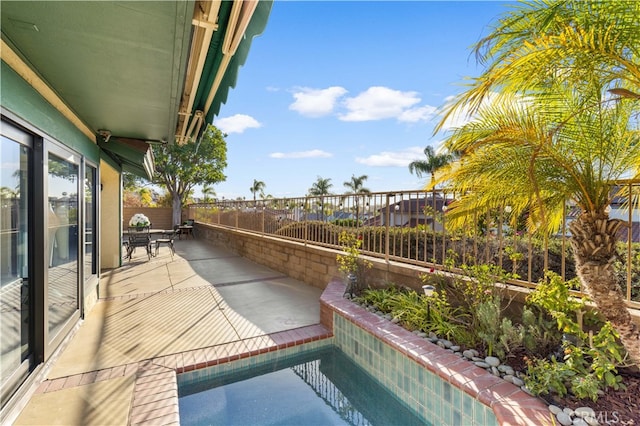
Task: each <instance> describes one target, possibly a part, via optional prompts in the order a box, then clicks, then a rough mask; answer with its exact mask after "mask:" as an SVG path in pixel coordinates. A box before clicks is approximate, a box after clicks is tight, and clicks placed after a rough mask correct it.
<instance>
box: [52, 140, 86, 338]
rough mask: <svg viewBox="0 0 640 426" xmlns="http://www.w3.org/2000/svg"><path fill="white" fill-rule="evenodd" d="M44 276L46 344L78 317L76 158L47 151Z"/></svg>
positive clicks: (60, 151)
mask: <svg viewBox="0 0 640 426" xmlns="http://www.w3.org/2000/svg"><path fill="white" fill-rule="evenodd" d="M47 160H48V161H47V164H48V178H47V202H48V206H47V209H48V220H47V221H48V248H49V250H48V256H49V259H48V262H49V267H48V274H47V305H48V306H47V323H48V336H49V339H48V340H49V344H53V345H54V346H55V345H56V343H53V342H54V341H55V340H57V339H56V338H57V337H58V336H59V334H60V332H61V331H62V330H63V329H65V325H67V324H70V323H71V320H72V319H73V318H76V317H79V309H80V290H79V289H80V287H79V285H78V282H79V269H78V268H79V266H78V265H79V255H80V250H79V241H80V239H79V235H78V213H79V207H80V197H79V196H80V192H79V187H80V182H79V177H80V175H79V170H80V167H79V159H78V157H77V156H75V155H73V154H72V153H70V152H65V151H63V150H62V149H53V148H50V149H49V152H48V155H47Z"/></svg>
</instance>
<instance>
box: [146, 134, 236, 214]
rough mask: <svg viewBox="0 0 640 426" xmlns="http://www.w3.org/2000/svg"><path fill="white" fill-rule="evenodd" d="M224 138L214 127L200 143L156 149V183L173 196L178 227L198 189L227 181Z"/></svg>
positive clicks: (164, 146) (158, 147)
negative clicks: (188, 202)
mask: <svg viewBox="0 0 640 426" xmlns="http://www.w3.org/2000/svg"><path fill="white" fill-rule="evenodd" d="M224 138H225V135H224V134H223V133H222V132H221V131H220V130H219V129H218V128H217V127H215V126H213V125H211V124H210V125H208V126H207V129H206V130H205V131H204V134H203V135H202V138H200V140H199V141H197V142H189V143H186V144H184V145H178V144H173V145H154V146H153V155H154V157H155V164H156V173H155V175H154V178H153V182H154V183H156V184H158V185H161V186H163V187H164V188H165V189H166V190H167V192H168V193H169V195H170V196H171V199H172V207H173V222H174V223H180V220H181V212H182V206H183V204H185V203H186V202H187V200H188V197H189V196H190V195H191V193H192V191H193V188H194V186H195V185H203V184H205V185H214V184H216V183H218V182H223V181H224V180H225V179H226V176H225V175H224V173H223V171H224V169H225V167H227V143H226V141H225V139H224Z"/></svg>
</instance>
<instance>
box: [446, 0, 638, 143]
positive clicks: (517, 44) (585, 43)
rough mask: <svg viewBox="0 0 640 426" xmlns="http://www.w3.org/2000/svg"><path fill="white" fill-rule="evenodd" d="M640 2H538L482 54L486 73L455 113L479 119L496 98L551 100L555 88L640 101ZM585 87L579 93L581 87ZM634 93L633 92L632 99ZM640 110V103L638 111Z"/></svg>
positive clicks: (516, 15) (520, 10)
mask: <svg viewBox="0 0 640 426" xmlns="http://www.w3.org/2000/svg"><path fill="white" fill-rule="evenodd" d="M638 16H640V2H636V1H584V0H537V1H531V2H522V3H520V4H518V5H517V6H513V7H512V10H511V11H510V12H508V13H505V14H504V15H503V16H502V17H501V18H500V19H499V21H498V23H497V25H496V26H495V29H494V30H493V31H492V32H491V33H490V34H489V35H488V36H487V37H485V38H484V39H482V40H481V41H480V42H478V43H477V44H476V46H475V48H474V50H475V53H476V56H477V57H478V58H479V60H480V62H482V63H486V64H487V69H486V71H485V72H484V73H483V74H482V75H481V76H480V77H477V78H475V79H473V80H472V83H471V84H470V88H469V89H468V90H467V91H465V92H464V93H462V94H460V95H459V96H458V97H457V98H456V99H455V101H454V102H453V103H452V104H451V105H450V106H449V107H448V108H447V110H446V114H445V116H444V119H443V120H442V121H441V122H440V124H439V125H438V126H437V127H436V129H435V131H436V132H438V131H439V130H440V129H441V128H442V127H443V126H444V125H445V124H446V123H447V122H448V120H447V118H449V117H451V116H452V114H453V113H464V112H465V111H466V112H467V113H473V112H474V111H475V110H477V109H478V108H479V107H480V105H481V103H482V102H483V100H485V99H486V98H487V97H489V96H490V95H491V93H492V92H494V91H505V90H506V91H511V92H526V93H531V92H532V91H536V92H538V93H540V92H544V91H545V87H546V85H547V84H548V82H549V81H550V80H555V81H557V80H561V81H573V82H574V83H575V82H576V81H582V80H585V79H587V80H589V79H591V78H592V77H593V73H594V72H595V73H596V77H597V78H598V79H599V80H600V82H601V84H602V86H603V87H606V88H608V89H613V90H614V93H615V90H616V88H617V89H620V88H619V87H618V86H622V89H623V91H622V92H618V93H621V94H623V96H628V97H631V98H635V99H637V98H638V96H639V95H638V93H640V57H639V53H638V46H640V20H639V19H637V17H638ZM576 87H577V86H576ZM624 90H626V92H625V91H624ZM636 106H640V103H636Z"/></svg>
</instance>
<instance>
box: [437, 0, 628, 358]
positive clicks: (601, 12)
mask: <svg viewBox="0 0 640 426" xmlns="http://www.w3.org/2000/svg"><path fill="white" fill-rule="evenodd" d="M638 16H640V2H634V1H610V2H604V1H582V0H537V1H531V2H526V3H525V2H523V3H522V4H520V5H519V6H515V7H514V8H513V9H512V10H511V11H510V12H508V13H506V14H505V15H504V16H502V17H501V18H500V20H499V22H498V23H497V25H496V26H495V27H494V29H493V31H492V32H491V33H490V34H489V35H488V36H487V37H486V38H484V39H483V40H481V41H480V42H479V43H478V44H477V45H476V47H475V51H476V54H477V55H478V57H479V58H480V60H481V61H483V62H485V63H486V64H487V68H486V70H485V71H484V72H483V73H482V75H481V76H480V77H478V78H476V79H474V80H473V81H472V83H471V84H470V85H469V89H468V90H466V91H465V92H464V93H462V94H460V95H459V96H458V97H457V98H456V99H455V100H454V102H452V103H451V104H450V105H448V106H447V108H446V110H445V113H444V115H443V117H444V118H443V119H442V120H441V122H440V123H439V124H438V126H437V127H436V130H435V131H436V132H437V131H439V130H440V129H442V128H443V127H444V126H445V125H446V124H447V123H448V122H449V120H448V119H449V118H451V117H460V115H461V114H465V113H466V114H467V115H468V116H472V115H473V114H474V113H475V114H476V116H475V119H474V120H473V121H472V122H470V123H468V124H467V125H464V126H462V127H460V128H458V129H457V130H455V132H454V133H453V134H452V135H451V136H450V137H449V139H448V140H447V146H448V147H449V149H450V150H452V149H455V150H459V151H461V152H464V153H467V155H465V163H462V162H459V163H460V164H458V165H457V170H455V169H454V170H451V171H450V173H449V176H450V177H453V178H455V179H456V181H457V185H458V187H459V188H466V189H471V188H472V187H473V188H474V193H473V195H471V197H475V198H476V200H475V201H474V200H472V198H470V199H467V200H466V201H461V202H460V204H459V208H460V209H459V211H458V212H459V213H461V212H462V211H463V210H465V209H466V210H472V209H473V203H474V202H475V203H476V206H480V205H482V203H485V204H484V205H485V206H488V205H491V204H489V203H491V202H495V201H496V200H497V199H500V198H502V199H504V196H505V195H507V196H508V197H509V200H510V201H509V204H510V205H512V206H513V205H515V204H514V203H519V206H520V207H521V208H522V206H528V208H530V209H531V212H532V216H531V217H530V219H529V225H530V226H538V227H541V226H542V227H547V228H549V227H551V226H552V225H553V223H554V220H557V219H558V218H559V217H560V215H559V210H558V208H557V206H558V203H559V199H564V197H568V198H570V199H572V200H574V201H575V202H576V204H577V205H578V206H579V207H580V208H581V211H582V212H581V215H580V216H579V217H578V218H577V219H576V220H574V221H573V222H572V223H571V225H570V229H571V233H572V237H571V244H572V246H573V251H574V256H575V260H576V268H577V272H578V276H579V277H580V280H581V282H582V285H583V289H584V290H585V291H586V292H587V293H588V294H589V295H590V296H591V299H592V300H593V301H594V302H595V303H596V305H597V307H598V309H599V311H600V312H601V313H602V314H603V315H604V316H605V317H606V318H607V319H608V320H609V321H610V322H611V324H612V325H613V326H614V327H615V329H616V331H617V332H618V333H619V334H620V338H621V341H622V343H623V344H624V346H625V348H626V349H627V351H628V353H629V355H630V357H631V359H633V361H634V362H635V363H636V364H638V365H640V330H639V328H638V326H637V325H636V324H635V323H634V322H633V321H632V320H631V316H630V314H629V311H628V310H627V309H626V305H625V303H624V298H623V296H622V291H621V289H620V287H619V285H618V284H617V282H616V280H615V278H614V274H613V273H612V272H613V270H612V262H613V260H612V259H613V258H614V257H615V254H616V253H615V241H616V240H617V238H616V232H617V230H618V228H619V227H620V223H619V221H616V220H611V219H609V217H608V214H607V212H606V207H607V205H608V204H609V200H610V196H611V187H610V184H611V182H612V180H613V179H615V178H617V177H619V176H621V175H622V174H623V173H627V174H628V175H629V176H631V177H632V178H635V179H637V178H638V177H640V149H639V147H638V145H639V142H638V133H637V130H636V131H635V132H630V131H629V118H630V117H631V116H633V112H634V110H635V113H636V114H637V111H638V108H639V107H640V102H638V92H640V55H639V53H638V52H639V51H640V49H639V46H640V20H638V19H637V17H638ZM496 91H499V92H501V93H502V94H507V96H508V97H511V102H510V103H511V105H512V106H513V105H516V104H514V98H515V97H517V96H515V95H513V94H519V95H520V98H519V99H518V108H516V107H512V108H510V109H506V108H505V107H504V105H501V103H502V102H503V101H504V99H503V100H498V101H497V102H492V103H493V104H495V105H493V106H491V105H488V102H487V101H488V100H492V96H490V95H492V94H493V93H494V92H496ZM607 92H609V93H612V94H615V95H618V96H620V97H626V98H631V100H628V101H626V100H624V101H622V102H620V103H618V104H614V103H613V102H607V101H606V100H604V96H605V94H606V93H607ZM509 94H511V95H509ZM525 96H526V98H525ZM507 99H508V98H507ZM515 113H517V115H513V114H515ZM526 120H529V121H528V122H527V121H526ZM636 129H637V127H636ZM518 169H519V170H520V176H518V173H517V172H518ZM527 181H528V182H529V183H528V184H527ZM516 188H519V189H516ZM482 191H487V192H486V193H485V194H481V192H482ZM500 192H501V193H500ZM511 199H513V201H511ZM562 202H564V200H563V201H562ZM494 205H495V204H494ZM553 206H556V208H553ZM522 210H523V209H522ZM522 210H521V211H522Z"/></svg>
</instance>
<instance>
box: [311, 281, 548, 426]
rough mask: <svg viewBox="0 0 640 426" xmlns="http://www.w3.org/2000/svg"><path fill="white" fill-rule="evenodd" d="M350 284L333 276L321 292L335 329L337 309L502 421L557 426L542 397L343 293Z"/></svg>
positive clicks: (324, 314)
mask: <svg viewBox="0 0 640 426" xmlns="http://www.w3.org/2000/svg"><path fill="white" fill-rule="evenodd" d="M344 291H345V284H344V283H343V282H342V281H340V280H337V279H335V280H333V281H331V282H330V283H329V285H327V287H326V289H325V291H324V292H323V293H322V296H321V297H320V322H321V324H323V325H325V326H326V327H327V329H329V330H333V313H334V312H335V313H337V314H338V315H340V316H342V317H343V318H346V319H347V320H349V321H350V322H352V323H354V324H355V325H357V326H358V327H360V328H362V329H364V330H366V331H367V332H369V333H371V334H372V335H374V336H376V337H377V338H379V339H380V340H382V341H383V342H385V343H386V344H388V345H390V346H391V347H393V348H394V349H395V350H397V351H398V352H401V353H402V354H404V355H405V356H407V357H409V358H410V359H412V360H413V361H415V362H416V363H418V364H419V365H421V366H423V367H424V368H426V369H428V370H429V371H431V372H432V373H434V374H436V375H438V376H439V377H440V378H441V379H442V380H444V381H446V382H448V383H450V384H451V385H453V386H455V387H457V388H458V389H460V390H461V391H463V392H465V393H467V394H469V395H470V396H471V397H473V398H474V399H477V400H479V401H480V402H482V403H483V404H484V405H486V406H489V407H491V409H492V410H493V413H494V414H495V416H496V419H497V421H498V423H499V424H501V425H536V426H538V425H547V424H548V425H552V424H554V422H553V419H551V413H550V411H549V409H548V407H547V406H546V404H544V402H543V401H541V400H540V399H539V398H537V397H535V396H531V395H529V394H527V393H526V392H524V391H522V390H521V389H520V388H519V387H517V386H515V385H514V384H512V383H509V382H506V381H505V380H503V379H501V378H499V377H496V376H494V375H493V374H491V373H489V372H487V371H486V370H485V369H483V368H480V367H478V366H476V365H474V364H473V363H472V362H470V361H468V360H465V359H462V358H460V357H459V356H457V355H454V354H453V353H452V352H450V351H448V350H446V349H443V348H441V347H440V346H438V345H436V344H434V343H431V342H430V341H428V340H426V339H425V338H423V337H419V336H417V335H416V334H415V333H412V332H410V331H408V330H406V329H404V328H402V327H401V326H399V325H397V324H394V323H392V322H391V321H388V320H386V319H384V318H382V317H380V316H378V315H376V314H374V313H372V312H369V311H367V310H366V309H364V308H362V307H361V306H359V305H358V304H356V303H353V302H352V301H351V300H349V299H346V298H344V296H343V295H344Z"/></svg>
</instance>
